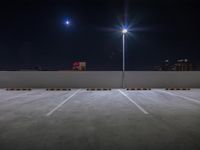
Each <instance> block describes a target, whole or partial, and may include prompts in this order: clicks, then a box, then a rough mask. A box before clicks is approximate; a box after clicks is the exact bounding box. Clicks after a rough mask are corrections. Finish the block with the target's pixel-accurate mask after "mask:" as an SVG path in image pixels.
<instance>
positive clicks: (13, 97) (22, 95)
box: [4, 92, 29, 100]
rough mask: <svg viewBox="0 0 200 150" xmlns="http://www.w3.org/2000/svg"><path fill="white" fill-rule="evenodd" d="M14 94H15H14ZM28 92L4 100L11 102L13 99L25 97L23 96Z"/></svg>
mask: <svg viewBox="0 0 200 150" xmlns="http://www.w3.org/2000/svg"><path fill="white" fill-rule="evenodd" d="M15 94H16V93H15ZM28 94H29V92H25V93H20V94H19V95H15V96H12V97H8V98H6V99H4V100H12V99H15V98H19V97H22V96H25V95H28Z"/></svg>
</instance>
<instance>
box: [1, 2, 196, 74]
mask: <svg viewBox="0 0 200 150" xmlns="http://www.w3.org/2000/svg"><path fill="white" fill-rule="evenodd" d="M0 3H1V4H0V52H1V54H0V68H1V70H3V69H5V70H6V69H10V70H12V69H16V68H18V69H19V68H35V67H39V66H40V67H42V68H48V69H57V70H61V69H64V70H69V69H71V68H72V67H71V66H72V63H73V62H74V61H86V62H87V67H88V70H121V65H122V63H121V62H122V34H121V33H120V30H121V27H122V24H124V25H126V26H128V27H129V30H130V32H129V34H128V35H127V36H126V43H127V45H126V69H127V70H152V69H153V67H154V66H157V65H159V64H160V63H161V61H163V60H165V59H169V60H171V62H172V63H173V62H175V61H176V60H177V59H184V58H187V59H189V60H191V61H192V62H193V63H194V64H200V59H199V58H200V52H199V50H200V29H199V28H200V21H199V19H200V15H199V14H200V5H198V3H197V1H194V0H180V1H178V0H176V1H175V0H160V1H159V0H73V1H72V0H71V1H70V0H65V1H59V0H46V1H44V0H40V1H39V0H16V1H9V2H8V1H4V2H3V1H1V2H0ZM66 20H69V21H70V25H69V26H67V25H66V24H65V21H66Z"/></svg>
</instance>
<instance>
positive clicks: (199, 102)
mask: <svg viewBox="0 0 200 150" xmlns="http://www.w3.org/2000/svg"><path fill="white" fill-rule="evenodd" d="M159 91H160V92H163V93H166V94H169V95H172V96H177V97H180V98H183V99H185V100H188V101H192V102H195V103H198V104H200V101H199V100H196V99H194V98H190V97H186V96H182V95H180V94H176V93H172V92H167V91H162V90H159Z"/></svg>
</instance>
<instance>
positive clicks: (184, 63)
mask: <svg viewBox="0 0 200 150" xmlns="http://www.w3.org/2000/svg"><path fill="white" fill-rule="evenodd" d="M174 70H175V71H192V70H193V66H192V63H191V62H190V61H189V60H188V59H180V60H177V62H176V63H175V65H174Z"/></svg>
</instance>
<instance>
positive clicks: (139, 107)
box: [119, 90, 149, 115]
mask: <svg viewBox="0 0 200 150" xmlns="http://www.w3.org/2000/svg"><path fill="white" fill-rule="evenodd" d="M119 92H120V93H121V94H122V95H123V96H125V97H126V98H127V99H128V100H129V101H130V102H131V103H133V104H134V105H135V106H136V107H137V108H138V109H140V110H141V111H142V112H143V113H144V114H146V115H148V114H149V113H148V112H147V111H146V110H145V109H144V108H142V107H141V106H140V105H138V104H137V103H136V102H135V101H134V100H133V99H131V98H130V97H129V96H128V95H127V94H125V93H124V92H122V91H121V90H119Z"/></svg>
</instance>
